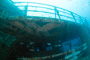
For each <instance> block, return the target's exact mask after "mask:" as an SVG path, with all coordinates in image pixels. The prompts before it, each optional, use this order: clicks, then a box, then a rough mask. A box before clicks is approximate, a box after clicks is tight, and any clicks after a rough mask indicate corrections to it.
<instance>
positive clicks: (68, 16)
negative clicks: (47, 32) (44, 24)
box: [13, 2, 86, 23]
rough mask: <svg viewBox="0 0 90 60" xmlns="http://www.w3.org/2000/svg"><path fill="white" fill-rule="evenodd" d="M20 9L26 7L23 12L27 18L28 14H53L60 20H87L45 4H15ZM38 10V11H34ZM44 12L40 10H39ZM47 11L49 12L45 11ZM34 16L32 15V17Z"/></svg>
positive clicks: (81, 21) (82, 21) (80, 21)
mask: <svg viewBox="0 0 90 60" xmlns="http://www.w3.org/2000/svg"><path fill="white" fill-rule="evenodd" d="M13 3H14V4H15V5H16V6H18V7H24V9H23V10H22V11H24V12H25V16H27V12H37V13H45V14H47V15H48V14H49V15H50V14H52V15H53V18H58V19H59V20H68V21H69V20H70V21H74V22H79V23H84V22H85V21H86V19H85V18H84V17H81V16H80V15H78V14H76V13H73V12H71V11H69V10H66V9H63V8H60V7H56V6H53V5H48V4H43V3H37V2H13ZM23 4H24V5H23ZM30 7H31V8H32V9H28V8H30ZM33 8H36V9H33ZM37 8H38V9H43V10H38V9H37ZM45 9H47V11H45ZM30 16H32V15H30Z"/></svg>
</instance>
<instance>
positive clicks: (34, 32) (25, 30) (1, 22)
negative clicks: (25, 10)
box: [0, 17, 89, 59]
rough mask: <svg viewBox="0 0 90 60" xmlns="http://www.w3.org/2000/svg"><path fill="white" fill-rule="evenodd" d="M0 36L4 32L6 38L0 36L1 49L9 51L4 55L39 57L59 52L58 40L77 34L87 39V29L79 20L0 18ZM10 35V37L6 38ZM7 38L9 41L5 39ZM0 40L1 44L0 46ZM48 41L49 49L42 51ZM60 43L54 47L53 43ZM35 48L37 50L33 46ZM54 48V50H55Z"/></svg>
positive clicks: (66, 39) (82, 39) (10, 57)
mask: <svg viewBox="0 0 90 60" xmlns="http://www.w3.org/2000/svg"><path fill="white" fill-rule="evenodd" d="M0 31H1V32H2V33H3V35H2V34H0V37H1V38H2V37H4V35H7V37H8V36H9V37H8V39H6V41H5V39H1V38H0V39H1V40H0V41H2V42H3V41H4V42H3V43H1V42H0V44H1V45H0V46H1V47H0V52H1V51H2V50H1V49H4V50H5V51H6V50H7V51H8V52H9V55H8V56H7V54H8V53H6V54H4V53H5V51H4V50H3V52H2V55H0V56H2V57H3V58H4V57H7V59H12V58H17V57H29V58H31V57H41V56H48V55H53V54H57V53H62V52H63V51H62V50H63V48H62V46H60V44H61V43H63V42H65V41H69V40H71V39H74V38H77V37H80V39H81V41H82V43H84V42H87V41H86V40H89V36H88V30H87V28H86V27H85V26H83V24H78V23H75V22H71V21H60V22H59V20H58V19H51V18H35V17H33V18H31V17H30V18H23V17H18V18H12V19H10V18H7V19H2V18H0ZM10 39H11V40H10ZM9 42H10V43H9ZM3 44H4V46H5V47H3ZM50 44H52V47H53V48H51V49H52V50H50V51H46V48H47V46H49V45H50ZM56 45H58V46H60V47H59V48H56V47H55V46H56ZM38 48H39V50H37V49H38ZM56 50H57V51H56Z"/></svg>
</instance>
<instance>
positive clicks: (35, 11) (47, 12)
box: [23, 10, 55, 14]
mask: <svg viewBox="0 0 90 60" xmlns="http://www.w3.org/2000/svg"><path fill="white" fill-rule="evenodd" d="M23 11H25V10H23ZM27 11H33V12H43V13H49V14H55V13H51V12H45V11H37V10H27Z"/></svg>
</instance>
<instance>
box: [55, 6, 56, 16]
mask: <svg viewBox="0 0 90 60" xmlns="http://www.w3.org/2000/svg"><path fill="white" fill-rule="evenodd" d="M55 18H56V7H55Z"/></svg>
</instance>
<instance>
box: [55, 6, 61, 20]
mask: <svg viewBox="0 0 90 60" xmlns="http://www.w3.org/2000/svg"><path fill="white" fill-rule="evenodd" d="M56 15H58V17H59V20H61V18H60V14H59V11H58V10H57V9H56V7H55V18H56Z"/></svg>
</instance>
